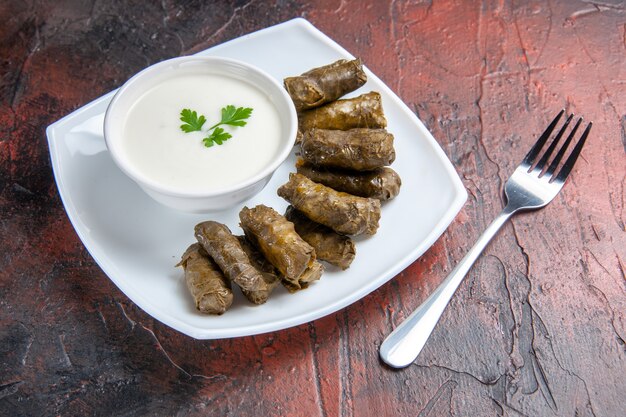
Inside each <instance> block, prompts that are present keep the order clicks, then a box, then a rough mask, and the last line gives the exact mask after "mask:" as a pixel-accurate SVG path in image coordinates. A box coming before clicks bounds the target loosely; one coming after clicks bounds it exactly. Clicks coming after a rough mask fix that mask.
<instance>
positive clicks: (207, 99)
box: [123, 73, 281, 192]
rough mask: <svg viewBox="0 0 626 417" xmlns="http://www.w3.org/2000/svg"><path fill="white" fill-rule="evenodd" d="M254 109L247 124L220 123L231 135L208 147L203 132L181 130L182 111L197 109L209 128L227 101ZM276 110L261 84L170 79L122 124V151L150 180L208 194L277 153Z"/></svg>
mask: <svg viewBox="0 0 626 417" xmlns="http://www.w3.org/2000/svg"><path fill="white" fill-rule="evenodd" d="M230 104H232V105H234V106H236V107H239V106H241V107H251V108H252V109H253V111H252V115H251V116H250V118H249V119H248V120H247V125H246V126H243V127H231V126H221V127H222V128H224V130H225V131H226V132H229V133H231V134H232V136H233V137H232V138H231V139H229V140H227V141H225V142H224V143H223V145H219V146H218V145H214V146H212V147H210V148H207V147H206V146H204V144H203V143H202V139H203V138H204V137H206V136H207V134H206V133H205V132H191V133H185V132H183V131H182V130H181V128H180V125H181V120H180V112H181V110H183V109H192V110H194V111H197V113H198V115H201V114H202V115H204V116H205V117H206V119H207V121H206V122H205V124H204V126H203V128H204V129H208V128H209V127H210V126H212V125H213V124H215V123H217V122H219V121H220V117H221V108H222V107H225V106H227V105H230ZM280 141H281V123H280V115H279V114H278V110H277V109H276V107H275V106H274V104H272V102H271V101H270V99H269V97H267V95H265V94H264V93H262V92H261V90H259V89H258V88H257V87H255V86H253V85H252V84H249V83H247V82H245V81H242V80H237V79H235V78H230V77H226V76H220V75H215V74H204V73H191V74H185V75H184V76H183V75H181V76H178V77H173V78H169V79H167V80H165V81H163V82H161V83H159V84H157V85H156V86H155V87H153V88H152V89H150V90H148V91H146V92H145V93H144V94H143V95H142V96H141V97H140V98H139V99H138V100H137V102H136V103H134V105H133V106H132V108H131V110H130V112H129V114H128V116H127V118H126V121H125V125H124V144H123V147H124V153H125V156H126V158H127V159H128V161H129V162H130V163H131V164H132V165H133V166H135V167H136V168H137V169H138V170H139V171H140V172H141V173H142V174H143V175H144V176H145V177H146V178H149V179H150V180H152V181H154V182H156V183H158V184H160V185H163V186H168V187H174V188H176V189H177V190H180V191H191V192H207V191H212V190H217V189H223V188H227V187H230V186H233V185H235V184H238V183H241V182H242V181H245V180H246V179H248V178H251V177H253V176H254V175H255V174H257V173H260V172H261V171H262V170H263V169H264V168H265V167H266V166H267V165H268V164H269V163H270V161H271V160H272V159H273V158H274V157H275V155H276V154H277V152H279V147H280Z"/></svg>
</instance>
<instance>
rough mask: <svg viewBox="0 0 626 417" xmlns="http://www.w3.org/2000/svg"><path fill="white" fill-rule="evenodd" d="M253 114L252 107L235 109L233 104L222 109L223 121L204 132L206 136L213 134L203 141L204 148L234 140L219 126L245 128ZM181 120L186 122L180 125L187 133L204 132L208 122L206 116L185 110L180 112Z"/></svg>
mask: <svg viewBox="0 0 626 417" xmlns="http://www.w3.org/2000/svg"><path fill="white" fill-rule="evenodd" d="M251 114H252V109H251V108H250V107H235V106H233V105H232V104H229V105H228V106H226V107H222V120H220V122H219V123H216V124H214V125H213V126H211V127H210V128H209V129H208V130H206V131H204V132H205V133H206V134H208V133H209V132H211V134H210V135H209V136H207V137H205V138H204V139H202V143H204V146H206V147H207V148H210V147H211V146H213V145H215V144H218V145H221V144H223V143H224V142H225V141H227V140H228V139H230V138H232V137H233V135H231V134H230V133H228V132H226V131H224V129H223V128H221V127H218V126H220V125H229V126H245V125H246V124H247V123H248V122H247V121H246V119H248V118H249V117H250V115H251ZM180 120H181V121H183V122H185V124H182V125H180V128H181V130H182V131H183V132H185V133H190V132H198V131H202V126H203V125H204V123H205V122H206V118H205V117H204V115H200V116H198V113H197V112H196V111H195V110H191V109H183V110H182V111H181V112H180Z"/></svg>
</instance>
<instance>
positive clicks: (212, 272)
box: [176, 243, 233, 314]
mask: <svg viewBox="0 0 626 417" xmlns="http://www.w3.org/2000/svg"><path fill="white" fill-rule="evenodd" d="M176 266H182V267H183V269H184V270H185V283H186V284H187V288H188V289H189V292H190V293H191V296H192V297H193V300H194V303H195V305H196V308H197V309H198V310H199V311H200V312H202V313H206V314H222V313H224V312H225V311H226V310H227V309H228V308H229V307H230V306H231V304H232V303H233V292H232V290H231V287H230V281H229V280H228V279H227V278H226V277H225V276H224V274H223V273H222V271H221V270H220V269H219V267H218V266H217V264H216V263H215V262H214V261H213V259H211V258H210V257H209V255H208V254H207V253H206V251H205V250H204V248H202V246H201V245H200V244H199V243H194V244H192V245H191V246H189V247H188V248H187V250H186V251H185V253H184V254H183V256H182V257H181V261H180V262H179V263H178V265H176Z"/></svg>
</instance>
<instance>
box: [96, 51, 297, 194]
mask: <svg viewBox="0 0 626 417" xmlns="http://www.w3.org/2000/svg"><path fill="white" fill-rule="evenodd" d="M187 62H198V63H202V64H207V65H211V64H213V65H218V66H224V65H230V66H238V67H241V68H244V69H245V70H246V71H251V72H253V73H256V75H258V76H260V77H261V78H263V79H264V80H265V81H267V82H268V84H269V85H271V86H272V89H273V90H274V91H272V93H278V94H276V96H278V97H280V98H281V99H282V101H284V104H285V105H286V107H287V110H288V115H287V117H288V122H287V126H288V127H289V129H288V132H283V135H284V136H285V137H286V138H287V140H286V141H285V144H284V145H283V146H282V148H279V149H280V151H279V152H278V153H277V155H276V156H275V157H274V159H273V160H272V162H271V163H270V164H268V165H267V166H266V167H265V168H263V169H262V170H261V171H260V172H257V173H256V174H255V175H253V176H251V177H248V178H246V179H245V180H243V181H241V182H238V183H236V184H233V185H230V186H228V187H224V188H215V189H212V190H210V191H204V190H197V191H196V190H190V191H181V190H179V189H177V188H176V187H172V186H166V185H163V184H161V183H159V182H158V181H155V180H153V179H151V178H150V177H148V176H146V175H144V174H142V173H141V172H139V171H137V170H135V169H134V167H133V166H132V164H128V163H127V161H126V160H125V159H124V158H121V157H120V151H119V147H118V146H115V145H113V146H112V145H111V141H112V140H114V139H112V138H111V136H112V134H111V130H112V129H113V124H114V123H119V122H118V121H114V120H113V117H112V113H113V111H114V110H115V108H116V107H117V103H118V102H119V101H120V100H121V97H123V96H124V95H125V94H126V92H127V91H128V90H130V89H134V88H137V87H136V85H137V84H140V83H142V82H143V81H144V80H147V79H150V78H152V77H153V76H158V75H159V74H163V72H162V70H163V69H164V68H168V67H171V66H172V65H173V64H178V63H187ZM175 72H176V69H173V71H172V73H175ZM168 78H169V77H168ZM239 79H240V78H239ZM240 80H241V79H240ZM242 81H244V82H247V81H245V80H242ZM250 84H251V85H253V86H254V87H256V88H258V89H259V90H261V91H267V89H266V88H262V87H260V86H258V85H256V84H252V83H250ZM277 110H278V109H277ZM280 117H284V115H280ZM122 120H124V119H122ZM297 130H298V116H297V112H296V108H295V105H294V104H293V101H292V100H291V97H290V96H289V94H288V93H287V90H285V89H284V88H283V86H282V85H281V84H280V83H279V82H278V80H276V79H275V78H274V77H272V76H271V75H269V74H268V73H267V72H265V71H264V70H262V69H260V68H258V67H256V66H254V65H252V64H249V63H247V62H244V61H240V60H237V59H232V58H226V57H219V56H210V57H209V56H181V57H175V58H170V59H167V60H164V61H160V62H157V63H155V64H152V65H150V66H148V67H146V68H144V69H143V70H141V71H139V72H138V73H136V74H135V75H133V76H132V77H131V78H129V79H128V80H127V81H126V82H125V83H124V84H123V85H122V86H121V87H120V88H119V89H118V91H117V92H116V93H115V95H114V96H113V98H112V99H111V102H110V103H109V105H108V106H107V109H106V112H105V115H104V124H103V132H104V141H105V144H106V147H107V150H108V152H109V155H111V158H112V159H113V162H115V164H116V165H117V166H118V168H120V169H121V170H122V172H124V174H126V176H128V177H129V178H131V179H132V180H133V181H135V182H136V183H138V184H139V185H141V186H142V187H143V186H145V187H148V188H149V189H151V190H152V191H156V192H158V193H161V194H164V195H168V196H172V197H186V198H207V197H221V196H224V195H228V194H231V193H234V192H238V191H242V190H244V189H246V188H247V187H250V186H252V185H254V184H256V183H257V182H259V181H262V180H263V179H264V178H266V177H268V176H270V175H272V174H273V173H274V171H276V169H277V168H278V167H279V166H280V165H281V164H282V163H283V162H284V161H285V160H286V159H287V157H288V156H289V155H290V153H291V151H292V149H293V146H294V145H295V142H296V134H297Z"/></svg>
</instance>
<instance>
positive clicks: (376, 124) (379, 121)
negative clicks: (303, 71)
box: [298, 91, 387, 131]
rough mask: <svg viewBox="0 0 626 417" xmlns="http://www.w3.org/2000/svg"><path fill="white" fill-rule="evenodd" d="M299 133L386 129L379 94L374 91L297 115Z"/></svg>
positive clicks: (385, 120)
mask: <svg viewBox="0 0 626 417" xmlns="http://www.w3.org/2000/svg"><path fill="white" fill-rule="evenodd" d="M298 127H299V129H300V130H301V131H306V130H309V129H312V128H318V129H338V130H347V129H354V128H357V127H367V128H371V129H378V128H384V127H387V119H386V118H385V113H384V112H383V103H382V98H381V96H380V93H377V92H375V91H372V92H369V93H366V94H361V95H360V96H358V97H354V98H348V99H342V100H337V101H333V102H331V103H329V104H326V105H324V106H321V107H316V108H314V109H312V110H307V111H303V112H302V113H300V114H299V115H298Z"/></svg>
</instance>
